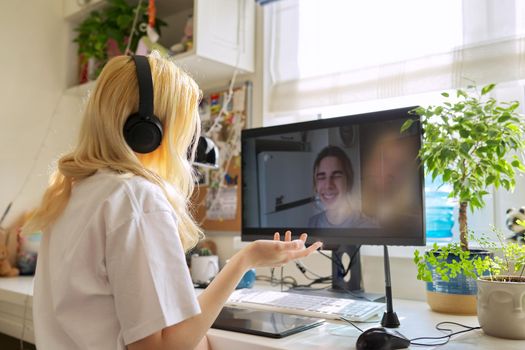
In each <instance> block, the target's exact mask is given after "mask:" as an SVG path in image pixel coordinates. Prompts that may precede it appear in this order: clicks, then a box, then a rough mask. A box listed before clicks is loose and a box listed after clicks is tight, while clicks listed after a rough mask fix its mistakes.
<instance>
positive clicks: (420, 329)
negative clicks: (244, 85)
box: [0, 277, 525, 350]
mask: <svg viewBox="0 0 525 350" xmlns="http://www.w3.org/2000/svg"><path fill="white" fill-rule="evenodd" d="M32 285H33V279H32V278H31V277H17V278H0V333H4V334H7V335H10V336H12V337H15V338H20V337H21V335H22V328H23V327H22V324H23V322H24V311H25V325H26V330H25V332H24V340H26V341H27V342H30V343H34V335H33V320H32V308H31V305H32V297H31V295H32V291H33V288H32ZM394 310H395V311H396V312H397V315H398V317H399V319H400V322H401V327H400V328H399V329H398V330H399V332H401V333H402V334H403V335H405V336H406V337H407V338H415V337H421V336H441V335H443V334H442V333H441V332H439V331H437V330H436V329H435V328H434V326H435V325H436V324H437V323H438V322H441V321H454V322H459V323H462V324H465V325H471V326H477V325H478V320H477V318H476V317H475V316H452V315H445V314H439V313H435V312H432V311H430V309H429V307H428V305H427V304H426V303H424V302H419V301H409V300H395V301H394ZM358 326H359V327H361V328H369V327H373V326H376V325H374V324H368V323H358ZM358 335H359V332H358V331H357V330H355V328H353V327H352V326H350V325H348V326H347V325H344V324H342V323H325V324H324V325H322V326H320V327H316V328H313V329H310V330H307V331H305V332H301V333H298V334H294V335H291V336H288V337H285V338H282V339H271V338H264V337H259V336H254V335H248V334H242V333H236V332H228V331H221V330H217V329H210V330H209V331H208V338H209V341H210V344H211V346H212V348H213V350H236V349H242V350H244V349H250V350H270V349H283V350H284V349H287V350H313V349H316V350H322V349H327V350H328V349H329V350H343V349H345V350H348V349H354V348H355V342H356V339H357V337H358ZM413 348H415V349H423V348H422V347H413ZM424 349H429V348H424ZM439 349H457V350H460V349H461V350H470V349H491V350H492V349H505V350H518V349H519V350H523V349H525V341H516V340H505V339H499V338H494V337H490V336H487V335H485V334H484V333H483V331H481V330H477V331H472V332H469V333H465V334H461V335H459V336H456V337H453V338H452V340H451V341H450V342H449V343H448V344H447V345H444V346H441V347H439Z"/></svg>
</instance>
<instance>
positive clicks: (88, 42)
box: [73, 0, 166, 76]
mask: <svg viewBox="0 0 525 350" xmlns="http://www.w3.org/2000/svg"><path fill="white" fill-rule="evenodd" d="M106 2H107V6H106V7H104V8H103V9H102V10H100V11H93V12H91V14H90V15H89V16H88V17H87V18H86V19H85V20H84V21H83V22H82V23H80V25H79V26H78V27H77V28H75V31H76V32H77V33H78V34H77V36H76V38H75V39H74V40H73V41H74V42H76V43H77V44H78V54H79V55H80V56H81V57H82V60H83V61H84V62H85V61H87V60H89V59H90V58H94V59H96V60H97V61H98V63H99V64H98V70H97V72H96V74H95V75H97V76H98V73H99V72H100V70H101V69H102V67H103V66H104V65H105V63H106V62H107V60H108V59H109V58H110V57H109V54H108V42H109V41H110V40H111V39H112V40H114V41H115V43H116V45H117V46H118V49H119V50H120V52H121V53H125V50H126V47H127V45H128V40H129V38H130V37H131V38H132V39H131V43H129V49H130V51H131V52H135V50H136V49H137V45H138V42H139V40H140V38H141V37H142V36H144V35H145V33H146V26H147V23H148V15H147V7H148V5H147V2H142V3H141V5H140V6H138V7H137V6H131V5H130V4H129V3H128V2H127V1H125V0H107V1H106ZM136 11H138V20H137V23H135V26H133V21H134V19H135V14H136ZM165 25H166V23H165V22H164V21H162V20H160V19H158V18H156V19H155V30H156V31H157V33H159V34H160V29H161V27H162V26H165ZM132 33H133V35H132Z"/></svg>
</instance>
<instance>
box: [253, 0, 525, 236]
mask: <svg viewBox="0 0 525 350" xmlns="http://www.w3.org/2000/svg"><path fill="white" fill-rule="evenodd" d="M264 11H265V12H264V22H265V31H264V32H265V49H264V51H265V52H264V55H265V60H264V65H265V74H267V76H266V77H265V90H266V91H265V107H264V109H265V111H264V120H263V124H264V125H277V124H283V123H291V122H298V121H305V120H311V119H315V118H327V117H328V118H329V117H335V116H341V115H349V114H356V113H364V112H368V111H374V110H382V109H390V108H397V107H402V106H409V105H418V104H419V105H424V104H433V103H438V102H439V101H441V96H440V92H442V91H446V90H451V89H455V88H458V87H462V86H465V85H468V84H470V83H472V81H474V82H476V83H477V84H478V85H481V84H485V83H488V82H496V83H498V86H499V87H498V89H496V90H495V91H494V94H495V95H496V96H495V97H496V98H501V99H505V100H518V101H520V103H521V105H522V109H523V102H524V101H523V96H524V89H523V80H524V78H525V65H524V64H523V62H525V2H521V1H515V0H498V1H491V0H463V1H458V0H427V1H419V0H398V1H388V0H370V1H347V0H323V1H319V0H282V1H277V2H273V3H271V4H269V5H267V6H265V7H264ZM524 191H525V177H521V178H518V179H517V185H516V191H515V193H514V194H510V193H507V192H505V191H502V190H500V191H497V192H494V191H492V192H491V194H490V195H489V196H487V197H486V206H485V208H483V209H482V210H479V211H476V212H475V213H469V214H468V218H469V226H470V228H471V229H473V230H475V231H476V232H481V231H485V232H486V231H487V229H488V227H489V225H491V224H495V225H496V227H500V228H501V229H502V230H505V211H506V209H507V208H510V207H520V206H523V205H525V201H524V200H523V198H525V197H524V196H523V192H524ZM455 222H457V213H455ZM453 231H454V233H455V235H456V236H457V231H458V228H457V224H456V225H455V227H454V229H453ZM507 233H509V232H507Z"/></svg>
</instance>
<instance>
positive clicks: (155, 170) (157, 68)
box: [26, 54, 202, 250]
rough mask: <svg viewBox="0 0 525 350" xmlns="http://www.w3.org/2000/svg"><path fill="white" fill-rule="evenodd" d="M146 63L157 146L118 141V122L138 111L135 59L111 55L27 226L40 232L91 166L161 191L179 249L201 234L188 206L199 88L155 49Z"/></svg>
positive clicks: (197, 128)
mask: <svg viewBox="0 0 525 350" xmlns="http://www.w3.org/2000/svg"><path fill="white" fill-rule="evenodd" d="M148 60H149V63H150V66H151V75H152V78H153V90H154V101H155V106H154V114H155V115H157V117H158V118H159V119H160V121H161V123H162V125H163V129H164V135H163V139H162V143H161V145H160V147H159V148H157V149H156V150H155V151H153V152H151V153H148V154H136V153H134V152H133V151H132V150H131V148H130V147H129V146H128V145H127V143H126V141H125V140H124V136H123V127H124V123H125V122H126V119H127V117H128V116H129V115H130V114H132V113H134V112H137V111H138V99H139V97H138V82H137V77H136V71H135V64H134V62H133V60H132V59H131V58H130V57H129V56H118V57H115V58H113V59H111V60H110V61H109V62H108V63H107V64H106V66H105V67H104V69H103V70H102V73H101V74H100V77H99V78H98V80H97V84H96V87H95V89H94V91H93V92H92V94H91V96H90V97H89V99H88V102H87V105H86V109H85V112H84V119H83V122H82V127H81V131H80V138H79V142H78V145H77V146H76V148H75V149H74V150H73V151H72V152H71V153H69V154H66V155H65V156H63V157H61V158H60V159H59V161H58V168H57V170H56V171H55V172H54V174H53V175H52V176H51V179H50V184H49V187H48V188H47V190H46V192H45V194H44V196H43V199H42V202H41V204H40V206H39V207H38V208H37V209H36V211H35V213H34V215H33V216H32V218H31V219H30V221H29V222H28V224H27V226H26V227H27V228H28V229H31V230H42V231H44V232H45V231H47V230H48V229H49V227H50V225H52V224H53V223H54V222H55V221H56V220H57V218H58V217H59V216H60V214H61V213H62V212H63V210H64V209H65V207H66V205H67V202H68V200H69V197H70V195H71V188H72V186H73V184H74V183H75V182H77V181H80V180H82V179H85V178H87V177H89V176H91V175H93V174H94V173H95V172H96V171H97V170H98V169H103V168H109V169H112V170H114V171H117V172H120V173H128V174H134V175H137V176H141V177H143V178H145V179H147V180H148V181H150V182H152V183H155V184H157V185H158V186H160V187H161V188H162V190H163V191H164V193H165V195H166V197H167V198H168V200H169V202H170V203H171V205H172V207H173V209H174V210H175V212H176V214H177V216H178V219H179V221H178V226H179V227H178V229H179V235H180V238H181V241H182V245H183V247H184V249H185V250H189V249H190V248H192V247H193V246H195V244H196V243H197V242H198V240H199V239H200V238H201V237H202V232H201V230H200V229H199V227H198V226H197V225H196V223H195V222H194V220H193V218H192V217H191V214H190V211H189V207H188V203H189V198H190V196H191V194H192V193H193V189H194V183H195V181H194V178H195V174H194V171H193V168H192V166H191V159H193V157H194V155H195V149H196V144H197V142H196V140H197V139H198V137H199V135H200V119H199V115H198V104H199V101H200V90H199V88H198V86H197V84H196V83H195V82H194V81H193V79H191V78H190V77H189V76H188V75H187V74H186V73H185V72H183V71H182V70H181V69H180V68H178V67H177V66H176V65H175V64H174V63H173V62H171V61H169V60H167V59H164V58H161V57H160V56H159V55H158V54H151V55H150V56H149V57H148ZM188 154H190V160H188Z"/></svg>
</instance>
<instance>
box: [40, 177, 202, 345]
mask: <svg viewBox="0 0 525 350" xmlns="http://www.w3.org/2000/svg"><path fill="white" fill-rule="evenodd" d="M33 304H34V305H33V320H34V327H35V339H36V345H37V348H38V349H39V350H72V349H97V350H106V349H107V350H116V349H119V350H120V349H125V347H126V345H127V344H130V343H132V342H135V341H137V340H140V339H142V338H144V337H146V336H148V335H150V334H152V333H154V332H157V331H159V330H161V329H162V328H165V327H167V326H170V325H173V324H176V323H179V322H181V321H183V320H185V319H187V318H190V317H192V316H195V315H197V314H199V313H200V308H199V304H198V301H197V298H196V295H195V292H194V289H193V284H192V282H191V278H190V274H189V270H188V268H187V266H186V260H185V255H184V250H183V248H182V244H181V241H180V238H179V235H178V231H177V218H176V216H175V212H174V211H173V209H172V207H171V206H170V204H169V202H168V201H167V199H166V197H165V196H164V193H163V192H162V189H161V188H160V187H158V186H157V185H155V184H152V183H150V182H148V181H147V180H145V179H143V178H141V177H138V176H129V175H119V174H117V173H115V172H112V171H109V170H102V171H101V170H99V171H98V172H97V173H96V174H94V175H93V176H91V177H89V178H87V179H85V180H83V181H80V182H79V183H77V184H75V185H74V187H73V190H72V194H71V198H70V200H69V202H68V205H67V207H66V209H65V211H64V213H63V214H62V215H61V216H60V218H59V219H58V220H57V222H56V223H55V224H54V225H53V227H52V228H51V230H50V232H48V233H47V234H45V235H44V238H43V240H42V243H41V246H40V250H39V256H38V264H37V272H36V277H35V286H34V297H33Z"/></svg>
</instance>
